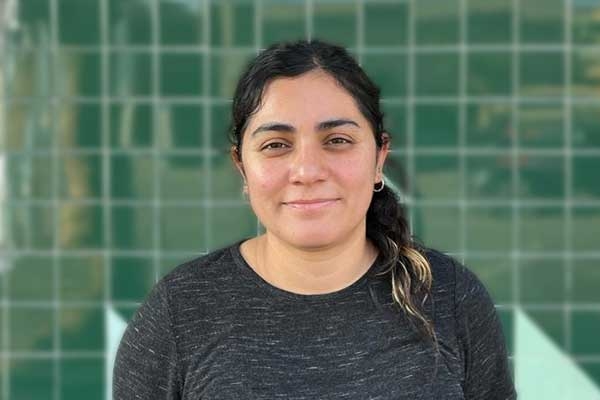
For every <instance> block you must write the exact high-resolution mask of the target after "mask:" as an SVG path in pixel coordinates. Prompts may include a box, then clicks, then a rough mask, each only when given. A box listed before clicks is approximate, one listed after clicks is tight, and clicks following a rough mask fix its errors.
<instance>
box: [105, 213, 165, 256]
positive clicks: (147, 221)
mask: <svg viewBox="0 0 600 400" xmlns="http://www.w3.org/2000/svg"><path fill="white" fill-rule="evenodd" d="M110 212H111V219H112V221H111V226H112V231H111V242H110V245H111V247H112V248H115V249H119V250H152V249H153V248H154V247H155V246H156V241H155V238H154V235H155V234H156V232H155V231H156V230H157V229H158V227H157V226H156V220H155V219H156V218H155V214H156V213H158V212H159V210H158V209H155V207H153V206H152V205H144V204H139V205H134V206H125V205H124V206H112V207H111V208H110Z"/></svg>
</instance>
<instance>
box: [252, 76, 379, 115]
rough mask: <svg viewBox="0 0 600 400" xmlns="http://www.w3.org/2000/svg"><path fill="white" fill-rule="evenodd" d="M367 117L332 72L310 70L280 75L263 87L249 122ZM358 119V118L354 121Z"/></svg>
mask: <svg viewBox="0 0 600 400" xmlns="http://www.w3.org/2000/svg"><path fill="white" fill-rule="evenodd" d="M334 117H335V118H342V117H346V118H353V119H355V120H360V122H362V124H360V122H359V124H360V125H361V126H367V125H366V119H365V117H364V116H363V115H362V113H361V112H360V110H359V109H358V106H357V104H356V101H355V100H354V98H353V97H352V95H351V94H350V93H349V92H348V91H347V90H346V89H344V88H343V87H342V86H341V85H340V84H339V83H338V82H337V81H336V80H335V78H333V77H332V76H331V75H329V74H327V73H326V72H324V71H322V70H313V71H310V72H307V73H305V74H302V75H299V76H296V77H291V78H290V77H282V78H276V79H274V80H273V81H271V82H270V83H269V84H268V85H267V86H266V88H265V90H264V92H263V96H262V99H261V105H260V107H259V109H258V110H257V112H256V114H255V115H254V116H253V118H252V121H250V124H249V125H254V124H256V123H259V122H265V120H266V119H273V120H275V119H276V120H279V121H282V122H287V123H291V124H294V125H301V124H303V123H307V124H314V122H316V121H321V120H326V119H331V118H334ZM357 122H358V121H357Z"/></svg>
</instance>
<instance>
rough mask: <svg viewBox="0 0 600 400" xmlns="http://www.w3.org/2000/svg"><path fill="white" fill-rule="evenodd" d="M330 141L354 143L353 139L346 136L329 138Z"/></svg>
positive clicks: (333, 142) (332, 142)
mask: <svg viewBox="0 0 600 400" xmlns="http://www.w3.org/2000/svg"><path fill="white" fill-rule="evenodd" d="M328 143H331V144H346V143H352V141H350V140H349V139H346V138H344V137H340V136H337V137H334V138H331V139H329V141H328Z"/></svg>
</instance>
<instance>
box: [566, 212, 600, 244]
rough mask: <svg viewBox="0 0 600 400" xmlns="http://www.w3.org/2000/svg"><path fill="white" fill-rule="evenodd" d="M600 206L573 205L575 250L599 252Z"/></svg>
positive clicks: (573, 241) (572, 240) (573, 240)
mask: <svg viewBox="0 0 600 400" xmlns="http://www.w3.org/2000/svg"><path fill="white" fill-rule="evenodd" d="M598 227H600V207H597V206H595V207H592V206H590V207H573V223H572V232H575V233H576V234H574V235H573V237H572V238H571V242H572V246H573V247H572V249H573V251H575V252H585V251H589V252H598V232H600V230H599V228H598Z"/></svg>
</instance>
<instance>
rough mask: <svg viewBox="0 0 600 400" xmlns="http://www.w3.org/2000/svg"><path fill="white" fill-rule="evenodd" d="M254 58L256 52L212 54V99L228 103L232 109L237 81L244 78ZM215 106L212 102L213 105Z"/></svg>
mask: <svg viewBox="0 0 600 400" xmlns="http://www.w3.org/2000/svg"><path fill="white" fill-rule="evenodd" d="M254 56H256V52H255V51H254V50H248V51H235V52H233V51H232V52H220V53H213V54H211V55H210V63H211V79H210V88H211V97H214V98H216V99H219V100H221V101H223V102H227V104H228V106H229V107H231V99H232V98H233V95H234V92H235V86H236V84H237V81H238V79H239V78H240V77H241V76H242V73H243V72H244V70H245V68H246V66H247V64H248V62H249V61H250V60H251V59H252V58H253V57H254ZM213 104H214V103H212V102H211V105H213ZM213 126H214V123H213Z"/></svg>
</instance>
